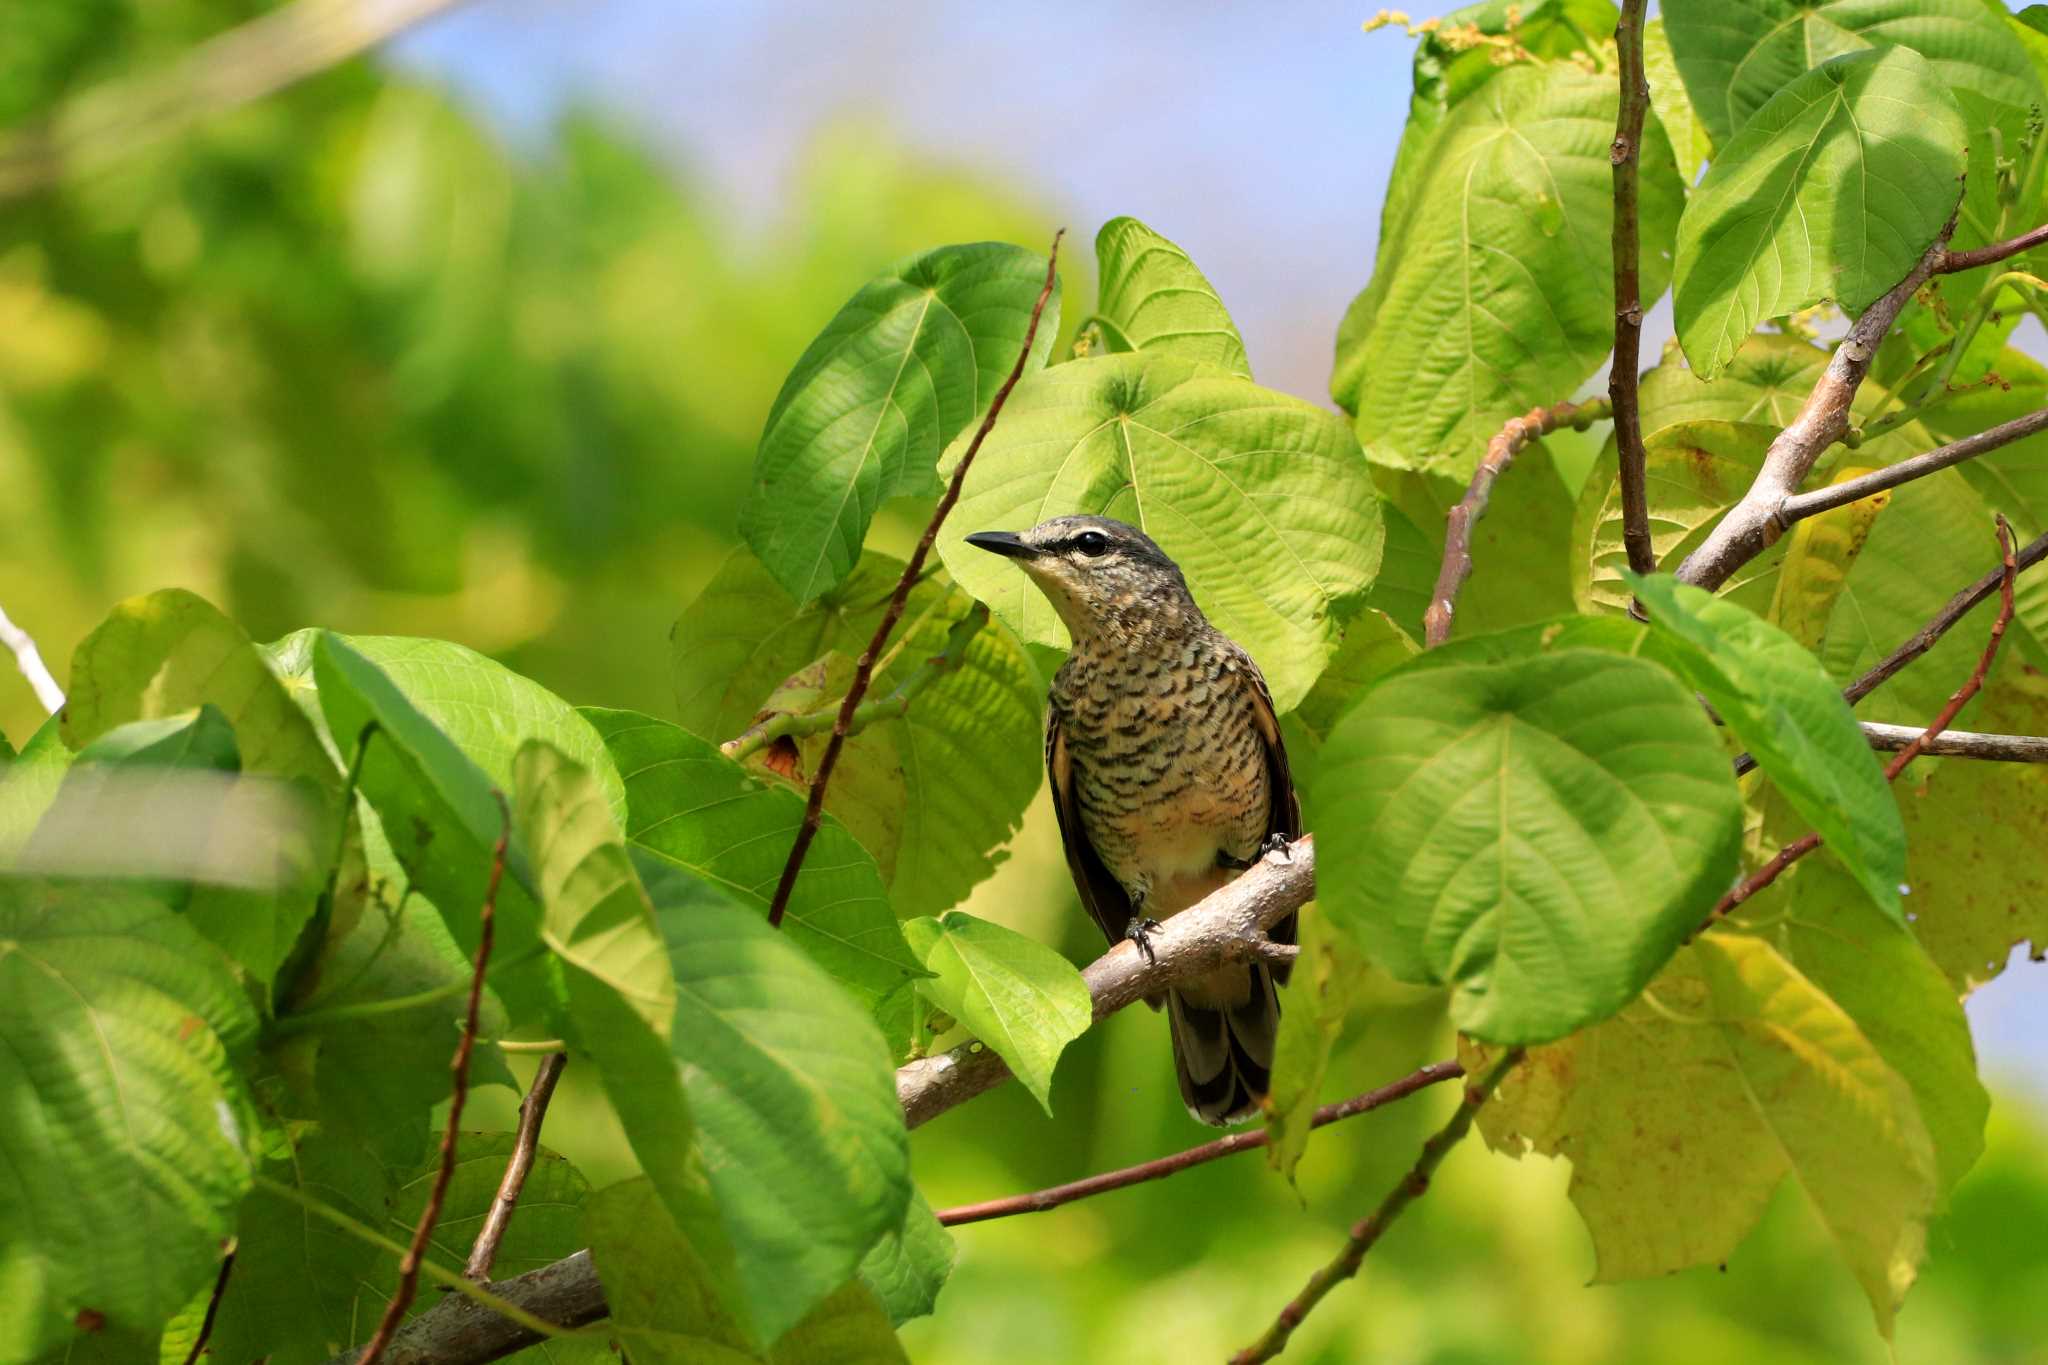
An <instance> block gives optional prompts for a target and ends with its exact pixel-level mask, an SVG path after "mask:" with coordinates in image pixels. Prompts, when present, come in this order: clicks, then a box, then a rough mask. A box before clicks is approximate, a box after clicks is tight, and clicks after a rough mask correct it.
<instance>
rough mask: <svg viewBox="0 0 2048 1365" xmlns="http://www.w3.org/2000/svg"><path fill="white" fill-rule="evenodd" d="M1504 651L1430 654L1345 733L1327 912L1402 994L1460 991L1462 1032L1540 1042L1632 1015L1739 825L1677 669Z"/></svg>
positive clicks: (1695, 912) (1325, 759) (1583, 655)
mask: <svg viewBox="0 0 2048 1365" xmlns="http://www.w3.org/2000/svg"><path fill="white" fill-rule="evenodd" d="M1496 638H1497V637H1496ZM1503 647H1505V642H1503ZM1489 648H1490V646H1489V644H1488V642H1487V640H1486V638H1485V637H1482V638H1481V639H1480V640H1476V641H1473V642H1471V643H1470V644H1467V645H1452V646H1448V647H1446V648H1443V649H1439V650H1436V651H1433V652H1432V653H1429V654H1425V655H1422V656H1421V657H1420V658H1417V659H1416V660H1414V661H1413V662H1411V663H1409V664H1407V665H1406V666H1404V667H1402V668H1400V669H1397V670H1395V671H1394V672H1392V673H1390V674H1388V675H1387V676H1386V677H1384V678H1382V679H1381V680H1380V681H1379V683H1378V684H1377V685H1375V686H1374V687H1373V688H1372V690H1370V691H1369V692H1367V693H1366V694H1365V695H1364V696H1363V697H1362V698H1360V699H1359V701H1358V703H1357V705H1356V706H1354V707H1353V708H1352V710H1351V712H1350V714H1348V715H1347V716H1345V718H1344V719H1343V720H1342V721H1340V722H1338V725H1337V728H1336V731H1335V732H1334V733H1333V734H1332V735H1331V736H1330V742H1329V743H1328V744H1327V745H1326V746H1325V747H1324V749H1323V756H1322V770H1321V772H1320V774H1319V776H1318V782H1319V784H1320V788H1319V791H1318V801H1319V803H1320V806H1321V809H1322V811H1323V813H1324V816H1323V818H1324V820H1325V822H1326V824H1327V825H1332V826H1334V827H1336V828H1339V829H1342V830H1344V831H1345V836H1344V837H1343V838H1341V839H1334V840H1331V841H1330V843H1329V844H1328V846H1327V847H1325V848H1323V850H1322V853H1321V856H1322V858H1323V859H1324V861H1325V863H1326V867H1325V870H1324V874H1323V879H1322V883H1321V885H1322V888H1323V890H1322V895H1321V899H1320V902H1319V903H1320V904H1321V905H1322V906H1323V907H1324V908H1325V909H1326V910H1327V911H1328V913H1329V915H1330V917H1331V920H1332V922H1333V923H1334V924H1335V925H1336V926H1337V927H1338V928H1340V929H1342V930H1343V931H1344V932H1346V933H1347V934H1349V935H1350V936H1351V937H1352V938H1353V939H1354V941H1356V942H1357V943H1358V944H1359V946H1361V947H1362V948H1364V949H1365V951H1366V953H1367V954H1368V955H1369V956H1370V957H1371V958H1372V959H1373V960H1374V961H1375V962H1376V963H1378V964H1379V965H1380V966H1382V967H1384V968H1385V969H1386V970H1387V971H1388V972H1389V973H1390V974H1392V975H1393V976H1394V977H1396V978H1397V979H1399V980H1402V981H1411V982H1418V983H1425V984H1443V985H1449V986H1451V987H1452V996H1451V1019H1452V1021H1453V1022H1454V1023H1455V1024H1456V1025H1457V1026H1458V1028H1459V1029H1460V1030H1462V1031H1464V1032H1466V1033H1468V1034H1471V1035H1472V1036H1473V1037H1475V1038H1480V1039H1484V1040H1485V1041H1488V1042H1498V1043H1528V1042H1540V1041H1544V1040H1547V1039H1551V1038H1557V1037H1561V1036H1563V1035H1564V1034H1566V1033H1569V1032H1571V1031H1572V1030H1573V1029H1576V1028H1581V1027H1584V1026H1585V1025H1587V1024H1589V1023H1593V1022H1596V1021H1598V1020H1600V1019H1604V1018H1606V1017H1607V1016H1608V1015H1610V1014H1612V1013H1614V1012H1615V1011H1616V1010H1618V1009H1620V1008H1621V1007H1622V1006H1623V1005H1624V1004H1626V1003H1627V1002H1628V1000H1630V999H1631V998H1632V997H1633V996H1634V995H1635V994H1636V992H1637V991H1639V990H1641V989H1642V987H1643V985H1644V984H1645V983H1646V982H1648V981H1649V980H1650V978H1651V977H1652V976H1654V975H1655V974H1656V972H1657V969H1658V968H1659V967H1661V966H1662V965H1663V964H1664V962H1665V960H1666V959H1667V958H1669V957H1670V955H1671V953H1672V952H1673V951H1674V950H1675V949H1676V948H1677V947H1678V945H1679V944H1680V943H1681V942H1682V941H1683V940H1684V939H1685V937H1686V936H1687V935H1688V934H1690V933H1692V932H1693V931H1694V930H1696V929H1697V928H1698V927H1699V925H1700V921H1701V920H1702V919H1703V918H1704V917H1705V916H1706V913H1707V911H1708V909H1709V908H1710V907H1711V906H1712V905H1713V903H1714V900H1715V898H1716V897H1717V896H1718V895H1719V894H1720V892H1721V891H1722V889H1723V888H1724V887H1726V886H1727V884H1728V879H1729V877H1730V876H1731V874H1732V873H1733V871H1734V868H1735V854H1736V844H1737V840H1738V838H1739V836H1740V825H1741V808H1740V803H1739V801H1738V799H1737V795H1736V789H1735V783H1734V780H1733V778H1732V777H1731V776H1730V774H1729V769H1728V760H1727V755H1726V753H1725V752H1724V751H1723V749H1722V747H1721V744H1720V741H1719V739H1718V738H1717V737H1716V735H1715V733H1714V729H1713V727H1712V726H1711V725H1710V724H1709V723H1708V722H1707V719H1706V717H1705V716H1704V715H1703V714H1702V713H1701V711H1700V708H1699V704H1698V702H1697V701H1695V700H1694V699H1693V697H1692V695H1691V693H1690V692H1689V691H1688V690H1687V689H1686V688H1684V687H1681V686H1680V685H1679V684H1678V682H1677V680H1676V679H1674V678H1673V677H1672V676H1671V675H1670V674H1669V673H1666V672H1665V671H1664V670H1663V669H1661V668H1658V667H1656V666H1654V665H1652V664H1648V663H1645V662H1643V661H1641V660H1638V659H1632V658H1627V657H1625V656H1621V655H1615V654H1608V653H1603V652H1597V651H1593V650H1585V649H1569V648H1567V649H1559V650H1556V651H1555V652H1551V653H1544V654H1535V655H1530V654H1527V653H1517V654H1511V655H1509V656H1508V657H1505V658H1488V657H1487V656H1486V651H1487V650H1488V649H1489ZM1653 830H1654V831H1655V837H1652V834H1651V831H1653Z"/></svg>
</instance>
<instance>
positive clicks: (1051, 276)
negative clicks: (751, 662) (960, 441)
mask: <svg viewBox="0 0 2048 1365" xmlns="http://www.w3.org/2000/svg"><path fill="white" fill-rule="evenodd" d="M1066 232H1067V230H1066V229H1065V228H1061V229H1060V230H1059V231H1058V232H1055V233H1054V234H1053V235H1052V250H1051V251H1050V252H1049V253H1047V256H1046V261H1045V287H1044V288H1042V289H1040V290H1039V291H1038V302H1037V303H1034V304H1033V305H1032V306H1031V323H1030V325H1029V326H1028V327H1026V328H1025V329H1024V345H1023V346H1022V347H1021V348H1020V349H1019V350H1018V352H1017V363H1016V364H1015V365H1012V366H1011V367H1010V374H1009V377H1008V378H1006V379H1004V380H1003V386H1002V387H1001V388H999V389H997V390H996V396H995V398H994V399H993V400H992V401H991V402H990V403H989V405H988V413H987V414H986V415H985V416H984V417H983V418H982V419H981V426H980V427H978V428H976V430H975V433H974V439H973V440H972V441H969V442H968V443H967V450H966V453H964V454H963V455H961V457H960V463H959V465H958V466H957V467H955V469H954V470H953V479H952V482H950V483H948V484H947V485H946V491H945V493H944V494H943V495H942V496H941V497H940V498H939V505H938V506H937V507H934V508H933V509H932V519H931V520H930V521H929V522H927V523H926V524H925V528H924V534H923V535H922V536H919V537H918V541H917V548H916V549H915V550H913V551H911V554H910V559H909V562H907V563H906V564H904V566H903V576H902V577H901V578H899V579H898V580H897V581H896V591H895V592H893V593H891V594H890V596H889V605H888V607H887V608H885V609H884V610H883V612H882V619H881V620H880V621H879V622H877V623H876V624H875V633H874V636H873V638H872V639H870V640H869V641H868V647H867V648H866V649H864V650H862V651H861V655H860V662H858V663H857V664H855V665H854V668H853V681H852V683H850V684H849V685H848V686H847V689H846V697H845V699H844V700H842V701H841V702H840V703H839V716H838V719H837V720H835V721H834V722H833V725H832V738H831V740H830V741H829V742H828V743H827V744H826V745H825V754H824V757H822V758H820V759H819V760H818V775H817V776H816V777H815V778H813V779H812V780H811V794H810V797H809V799H808V800H806V801H805V802H804V822H803V824H802V825H800V826H798V828H797V832H796V842H795V843H794V844H792V845H791V846H790V850H789V861H788V862H787V863H785V864H783V867H782V880H781V881H780V882H778V883H777V884H776V887H775V899H774V900H773V901H772V902H770V903H769V906H768V923H769V924H770V925H773V926H775V927H778V928H779V927H781V924H782V916H783V912H785V911H786V910H788V909H789V897H790V893H791V892H793V891H795V890H796V877H797V873H799V872H801V871H802V870H803V866H804V855H805V854H806V853H809V852H810V851H811V841H812V840H813V839H816V838H817V837H818V823H819V821H820V820H822V819H823V818H824V813H825V786H826V784H827V783H829V782H830V781H831V780H832V769H833V768H834V767H836V766H837V765H838V763H839V751H840V750H841V749H843V748H845V747H846V737H847V735H848V734H850V733H851V732H852V726H853V717H854V712H855V711H857V710H859V709H860V701H861V698H862V697H864V696H866V695H867V690H868V684H869V683H870V682H871V681H873V679H874V676H875V661H876V660H877V659H879V658H881V657H882V649H883V646H885V645H887V644H888V643H889V632H890V631H892V630H894V629H896V623H897V622H898V621H900V620H902V619H903V608H904V605H905V604H906V603H907V602H909V600H910V590H911V588H912V587H913V586H914V585H915V584H916V583H917V578H918V574H919V573H920V572H921V571H922V570H923V569H924V561H925V556H927V555H929V554H930V553H931V551H932V542H933V541H935V540H937V539H938V538H939V527H940V526H941V525H942V524H943V523H944V522H945V520H946V514H947V513H948V512H951V511H952V510H953V504H954V503H956V502H958V501H960V488H961V485H963V484H964V483H965V482H966V481H967V471H968V470H969V469H970V468H972V467H973V465H974V457H975V456H976V455H977V454H979V453H980V452H981V443H982V442H983V441H985V440H987V439H988V434H989V432H991V431H993V430H994V429H995V425H996V418H997V417H999V416H1001V415H1002V411H1003V404H1005V403H1007V402H1008V401H1009V400H1010V391H1011V390H1012V389H1014V388H1016V387H1017V381H1018V380H1019V379H1022V378H1023V377H1024V366H1025V365H1026V364H1027V363H1028V362H1029V361H1030V359H1031V343H1032V342H1033V341H1034V340H1036V339H1037V337H1038V322H1039V319H1040V318H1041V317H1043V316H1044V314H1045V304H1046V300H1047V299H1050V298H1051V297H1052V287H1053V283H1054V282H1055V280H1057V279H1058V275H1057V273H1056V272H1057V270H1058V267H1059V259H1060V238H1062V237H1064V236H1065V235H1066Z"/></svg>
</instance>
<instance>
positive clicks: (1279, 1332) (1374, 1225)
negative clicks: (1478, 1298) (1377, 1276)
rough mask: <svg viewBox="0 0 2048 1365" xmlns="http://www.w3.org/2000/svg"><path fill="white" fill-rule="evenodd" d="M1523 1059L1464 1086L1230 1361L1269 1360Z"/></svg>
mask: <svg viewBox="0 0 2048 1365" xmlns="http://www.w3.org/2000/svg"><path fill="white" fill-rule="evenodd" d="M1521 1060H1522V1049H1521V1048H1511V1049H1509V1050H1508V1051H1507V1052H1506V1053H1505V1054H1503V1055H1502V1057H1501V1059H1500V1061H1498V1062H1496V1063H1495V1064H1494V1067H1493V1069H1492V1070H1491V1071H1489V1072H1487V1073H1486V1075H1485V1077H1484V1078H1483V1079H1481V1080H1480V1081H1479V1082H1477V1083H1476V1084H1474V1085H1472V1086H1470V1087H1468V1088H1467V1089H1466V1091H1465V1098H1464V1100H1463V1102H1461V1103H1460V1104H1459V1105H1458V1107H1457V1109H1456V1111H1455V1112H1453V1113H1452V1114H1451V1117H1450V1121H1449V1122H1447V1123H1445V1124H1444V1126H1443V1128H1442V1129H1441V1130H1439V1131H1438V1133H1437V1134H1436V1136H1435V1137H1432V1138H1431V1139H1430V1140H1429V1141H1428V1142H1425V1143H1423V1144H1422V1155H1421V1156H1419V1157H1417V1158H1416V1159H1415V1166H1414V1168H1413V1169H1412V1170H1410V1171H1409V1172H1408V1174H1407V1175H1405V1176H1403V1177H1402V1178H1401V1181H1400V1183H1398V1184H1397V1185H1395V1186H1394V1188H1393V1189H1391V1190H1388V1191H1387V1194H1386V1197H1385V1198H1384V1199H1382V1200H1380V1204H1379V1207H1378V1208H1376V1209H1374V1210H1373V1211H1372V1212H1371V1213H1369V1214H1367V1215H1366V1216H1365V1217H1364V1218H1361V1219H1359V1220H1358V1222H1356V1223H1354V1224H1352V1226H1351V1235H1350V1237H1348V1238H1347V1239H1346V1240H1345V1243H1344V1250H1343V1251H1341V1252H1339V1253H1338V1254H1337V1258H1336V1259H1335V1260H1333V1261H1331V1262H1330V1263H1329V1264H1328V1265H1326V1266H1324V1267H1323V1268H1322V1269H1321V1270H1318V1271H1317V1272H1316V1273H1315V1274H1313V1275H1311V1276H1309V1281H1308V1284H1307V1285H1306V1286H1304V1287H1303V1289H1302V1291H1301V1292H1300V1293H1299V1294H1297V1295H1295V1296H1294V1298H1293V1299H1292V1300H1290V1301H1289V1302H1288V1304H1287V1306H1286V1307H1285V1308H1282V1309H1281V1310H1280V1316H1279V1317H1277V1318H1275V1319H1274V1320H1273V1325H1272V1326H1271V1327H1268V1328H1267V1329H1266V1330H1265V1331H1264V1332H1263V1333H1261V1334H1260V1336H1259V1339H1258V1340H1257V1341H1255V1342H1253V1343H1252V1344H1251V1345H1249V1346H1247V1347H1245V1348H1244V1349H1243V1350H1242V1351H1239V1352H1238V1353H1237V1354H1236V1355H1234V1356H1232V1357H1231V1358H1230V1365H1256V1363H1257V1362H1259V1361H1262V1360H1271V1359H1272V1358H1273V1357H1274V1356H1277V1355H1279V1354H1280V1352H1282V1351H1283V1350H1285V1349H1286V1348H1287V1339H1288V1338H1289V1337H1290V1336H1292V1335H1294V1329H1295V1328H1297V1327H1299V1326H1301V1322H1302V1319H1304V1318H1306V1317H1307V1316H1308V1315H1309V1313H1310V1312H1312V1311H1313V1310H1314V1308H1315V1306H1316V1305H1317V1304H1319V1303H1321V1302H1322V1301H1323V1297H1324V1296H1325V1295H1326V1294H1328V1293H1329V1292H1330V1290H1331V1289H1333V1288H1335V1287H1336V1285H1337V1283H1338V1282H1339V1281H1340V1280H1348V1279H1350V1278H1351V1277H1352V1276H1353V1275H1356V1274H1357V1273H1358V1267H1359V1266H1360V1265H1361V1264H1362V1263H1363V1262H1364V1260H1365V1254H1366V1253H1367V1252H1368V1251H1371V1250H1372V1248H1373V1244H1374V1243H1375V1242H1377V1241H1379V1239H1380V1235H1381V1234H1382V1233H1384V1232H1385V1231H1386V1230H1387V1228H1388V1226H1389V1225H1390V1224H1392V1223H1393V1221H1394V1220H1395V1219H1396V1218H1399V1217H1400V1216H1401V1213H1402V1210H1404V1209H1406V1208H1407V1207H1408V1206H1409V1205H1410V1204H1412V1203H1414V1202H1415V1200H1416V1199H1418V1198H1419V1197H1421V1195H1422V1194H1423V1193H1424V1192H1425V1191H1427V1190H1428V1189H1429V1180H1430V1177H1431V1176H1432V1175H1434V1174H1435V1173H1436V1168H1437V1166H1438V1165H1440V1164H1441V1163H1442V1161H1443V1159H1444V1157H1445V1156H1446V1155H1447V1154H1448V1153H1449V1152H1450V1150H1451V1148H1453V1147H1455V1146H1457V1145H1458V1143H1459V1142H1460V1141H1461V1140H1462V1139H1463V1138H1464V1136H1465V1134H1466V1133H1468V1132H1470V1131H1471V1128H1472V1120H1473V1118H1474V1117H1476V1116H1477V1115H1478V1113H1479V1108H1480V1106H1481V1105H1483V1104H1485V1103H1486V1101H1487V1098H1488V1097H1489V1096H1491V1095H1492V1094H1493V1089H1494V1087H1495V1086H1497V1085H1499V1084H1500V1078H1501V1077H1502V1076H1505V1075H1506V1074H1507V1073H1508V1072H1509V1070H1511V1069H1512V1068H1513V1067H1514V1066H1515V1065H1516V1064H1517V1063H1518V1062H1520V1061H1521Z"/></svg>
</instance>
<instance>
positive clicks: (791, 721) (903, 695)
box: [718, 602, 988, 762]
mask: <svg viewBox="0 0 2048 1365" xmlns="http://www.w3.org/2000/svg"><path fill="white" fill-rule="evenodd" d="M987 624H988V604H987V603H985V602H976V603H975V604H974V606H973V607H972V608H971V609H969V611H968V613H967V614H966V615H965V616H963V617H961V618H960V619H959V620H958V621H955V622H954V623H953V627H952V629H951V630H949V631H947V632H946V642H945V644H944V645H943V646H942V647H941V648H940V650H939V652H938V653H937V654H934V655H932V656H931V657H930V658H928V659H926V660H925V661H924V662H923V663H922V664H920V665H918V667H917V669H916V671H914V672H913V673H911V675H910V676H909V677H907V678H905V679H904V680H903V681H902V682H901V683H899V684H898V685H897V687H896V690H895V691H893V692H891V693H890V694H889V695H888V696H886V697H879V698H876V699H875V700H872V701H864V702H862V703H861V704H860V705H859V706H857V707H855V708H854V711H853V717H852V719H851V720H850V721H849V722H848V724H847V727H846V733H847V734H848V735H857V734H859V733H860V732H861V731H863V730H865V729H867V728H868V727H869V726H870V725H874V724H877V723H878V722H881V721H885V720H900V719H901V718H902V717H904V716H907V715H909V714H910V703H911V702H913V701H915V700H916V699H917V695H918V694H919V693H920V692H922V691H924V690H925V688H927V687H930V686H931V685H932V683H934V682H935V681H937V680H938V679H939V678H940V677H942V676H944V675H945V674H947V673H950V672H952V671H953V670H954V669H956V668H958V667H959V666H960V661H961V660H962V659H963V658H965V657H966V654H967V645H968V642H969V641H971V640H972V639H973V638H974V637H975V635H977V634H978V633H979V632H980V630H981V628H982V627H983V626H985V625H987ZM837 722H838V713H837V711H827V710H817V711H776V712H771V713H769V714H767V715H764V716H762V717H761V718H760V719H758V720H756V721H755V722H754V723H753V724H752V725H750V726H748V727H747V728H746V729H745V730H744V731H742V732H741V733H739V734H737V735H735V736H733V738H731V739H729V740H727V741H725V743H723V744H721V745H719V746H718V751H719V752H720V753H722V754H724V755H725V756H726V757H727V758H730V759H732V760H734V761H735V762H739V761H742V760H744V759H746V758H748V757H750V756H752V755H753V754H756V753H758V752H760V751H761V750H762V749H765V748H767V747H768V746H769V745H771V744H773V743H774V742H775V741H776V740H778V739H785V738H786V739H803V738H806V737H808V736H810V735H820V734H823V733H824V732H825V731H827V730H829V729H831V728H832V727H833V726H834V725H835V724H837Z"/></svg>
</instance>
